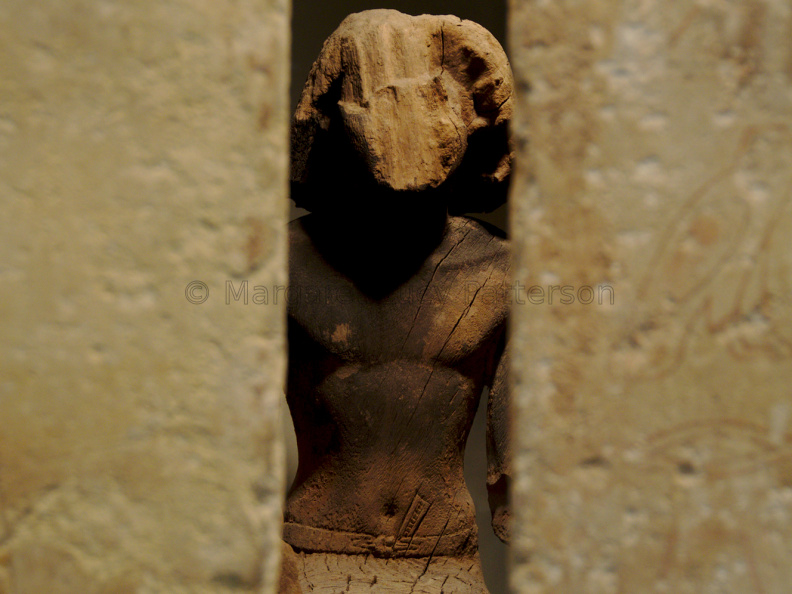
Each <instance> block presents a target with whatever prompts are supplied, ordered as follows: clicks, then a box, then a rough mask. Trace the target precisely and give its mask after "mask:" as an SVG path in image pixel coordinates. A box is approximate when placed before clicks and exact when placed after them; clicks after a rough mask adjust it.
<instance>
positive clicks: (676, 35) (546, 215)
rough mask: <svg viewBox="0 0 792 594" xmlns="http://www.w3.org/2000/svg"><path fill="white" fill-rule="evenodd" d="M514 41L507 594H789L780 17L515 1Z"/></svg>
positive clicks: (787, 124) (758, 9)
mask: <svg viewBox="0 0 792 594" xmlns="http://www.w3.org/2000/svg"><path fill="white" fill-rule="evenodd" d="M510 35H511V52H512V63H513V67H514V70H515V73H516V77H517V80H518V87H519V92H520V97H519V99H520V101H519V106H518V107H519V109H518V122H517V125H516V127H515V129H516V132H517V143H518V150H519V155H520V156H519V164H518V170H519V171H518V175H517V176H516V183H515V185H514V188H513V195H512V211H511V212H512V217H513V218H512V233H513V237H514V238H515V254H516V273H515V279H516V280H517V281H518V282H521V283H522V286H523V287H524V289H523V292H522V293H521V294H520V295H515V299H516V301H517V302H516V304H515V306H514V324H513V339H514V343H515V353H516V357H515V359H516V363H515V364H514V366H513V377H512V379H513V383H514V386H515V390H516V402H515V409H516V410H515V417H514V433H515V435H516V437H517V441H518V445H519V447H518V449H519V455H518V457H517V474H518V480H517V484H516V487H515V490H514V506H515V510H516V523H515V530H514V532H515V534H516V537H515V542H514V547H513V548H514V551H513V561H514V567H513V574H512V583H513V585H514V590H515V591H516V592H520V593H532V594H533V593H545V592H547V593H549V592H553V593H554V594H560V593H570V594H582V593H606V592H607V593H610V592H613V593H616V592H674V593H676V594H681V593H703V592H735V593H736V592H740V593H749V592H750V593H769V592H778V593H780V592H785V591H787V590H788V588H789V584H790V583H792V565H790V563H789V559H790V557H791V556H792V428H791V427H790V421H792V392H790V390H791V388H790V386H791V385H792V358H791V357H790V355H792V250H790V243H789V237H790V235H792V167H790V164H791V163H792V6H790V4H789V3H788V2H785V1H771V0H767V1H764V0H742V1H740V2H725V1H719V0H715V1H712V2H692V1H684V2H670V3H669V2H655V1H651V0H640V1H639V0H634V1H622V2H617V1H615V0H587V1H582V2H580V1H574V2H573V1H571V0H569V1H563V0H562V1H558V2H542V1H538V0H537V1H520V0H514V1H513V2H512V3H511V14H510ZM531 287H538V288H537V289H531ZM553 287H558V288H555V289H554V288H553ZM564 287H568V288H567V289H566V290H565V291H564ZM518 289H519V287H518Z"/></svg>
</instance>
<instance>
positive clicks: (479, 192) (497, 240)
mask: <svg viewBox="0 0 792 594" xmlns="http://www.w3.org/2000/svg"><path fill="white" fill-rule="evenodd" d="M511 93H512V81H511V72H510V69H509V65H508V63H507V61H506V57H505V55H504V53H503V50H502V49H501V48H500V46H499V45H498V44H497V42H496V41H495V39H494V38H493V37H492V36H491V35H490V34H489V33H488V32H487V31H486V30H484V29H483V28H481V27H480V26H478V25H476V24H474V23H471V22H468V21H461V20H459V19H457V18H456V17H450V16H421V17H409V16H407V15H403V14H401V13H398V12H395V11H390V10H377V11H369V12H364V13H360V14H355V15H352V16H350V17H348V18H347V19H346V20H345V21H344V22H343V23H342V24H341V26H340V27H339V29H338V30H337V31H336V32H335V33H334V34H333V35H332V36H331V37H330V38H329V39H328V40H327V41H326V43H325V45H324V48H323V50H322V53H321V55H320V56H319V58H318V59H317V61H316V63H315V64H314V67H313V69H312V71H311V74H310V77H309V79H308V82H307V83H306V86H305V89H304V91H303V95H302V99H301V101H300V104H299V106H298V108H297V112H296V114H295V117H294V124H293V129H292V147H293V155H292V180H293V195H294V198H295V200H296V201H297V202H298V204H300V205H302V206H306V207H307V208H309V209H311V210H312V211H313V212H312V214H310V215H308V216H306V217H303V218H302V219H299V220H297V221H295V222H294V223H292V225H291V228H290V260H289V266H290V292H291V297H290V305H289V381H288V401H289V406H290V409H291V413H292V417H293V420H294V424H295V429H296V433H297V440H298V448H299V468H298V471H297V477H296V479H295V482H294V484H293V485H292V488H291V490H290V492H289V495H288V500H287V504H286V510H285V524H284V532H283V537H284V541H285V543H286V544H287V545H288V546H287V547H286V555H285V559H284V583H283V586H282V587H283V591H300V589H301V590H302V591H303V592H338V591H341V590H342V589H346V588H349V591H351V592H394V593H396V592H405V593H406V592H426V593H430V592H431V593H435V592H436V593H440V592H446V593H450V592H485V591H486V588H485V586H484V582H483V580H482V577H481V569H480V566H479V562H478V556H477V536H476V524H475V516H474V512H473V505H472V501H471V499H470V495H469V494H468V492H467V489H466V487H465V484H464V479H463V475H462V461H463V454H464V447H465V442H466V439H467V435H468V432H469V430H470V426H471V423H472V421H473V417H474V414H475V412H476V409H477V407H478V405H479V400H480V398H481V394H482V391H483V389H484V388H485V387H487V386H490V387H491V389H490V392H489V394H490V396H489V402H488V413H489V414H488V453H489V469H488V486H489V488H490V502H491V506H492V510H493V526H494V528H495V530H496V532H497V533H498V534H499V536H501V537H504V538H505V537H506V523H507V521H508V508H507V505H506V489H507V483H508V472H509V470H508V458H507V447H506V446H507V444H506V424H507V404H506V398H507V391H506V389H505V369H506V356H505V342H506V335H505V326H506V318H507V313H508V303H507V299H506V298H505V294H504V292H503V290H502V288H503V285H504V284H505V283H506V282H507V279H508V269H509V254H508V251H507V246H506V242H505V240H504V239H502V238H501V237H498V236H496V235H495V234H494V233H493V231H494V230H493V229H490V228H488V227H487V226H485V225H483V224H480V223H478V222H476V221H474V220H473V219H469V218H466V217H461V216H448V214H447V211H448V210H449V209H451V210H452V211H455V212H460V211H462V210H464V209H472V210H476V211H481V210H487V209H491V208H493V207H494V206H497V205H498V204H499V203H501V202H502V201H503V199H504V198H505V188H504V186H505V181H506V180H507V176H508V173H509V167H510V161H511V154H510V150H509V144H508V141H507V131H506V124H507V122H508V120H509V118H510V113H511V111H510V110H511Z"/></svg>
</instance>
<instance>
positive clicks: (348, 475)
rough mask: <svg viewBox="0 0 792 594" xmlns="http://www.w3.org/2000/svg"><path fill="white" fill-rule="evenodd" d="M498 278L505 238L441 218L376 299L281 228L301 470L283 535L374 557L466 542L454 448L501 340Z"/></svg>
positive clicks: (469, 538) (466, 506) (302, 228)
mask: <svg viewBox="0 0 792 594" xmlns="http://www.w3.org/2000/svg"><path fill="white" fill-rule="evenodd" d="M409 240H410V238H409V237H405V241H409ZM361 249H365V247H364V246H361ZM385 272H387V271H385ZM507 275H508V252H507V247H506V242H505V240H503V239H501V238H498V237H495V236H493V235H492V234H491V233H489V232H488V231H487V230H486V229H485V228H484V227H483V226H481V225H480V224H478V223H477V222H475V221H473V220H472V219H467V218H462V217H451V218H449V219H448V222H447V225H446V228H445V232H444V234H443V238H442V240H441V241H440V243H439V245H438V246H437V247H436V248H435V249H434V251H433V252H432V253H431V254H429V255H428V257H427V258H426V259H425V260H424V261H423V263H422V264H420V266H419V267H418V268H417V271H416V272H415V273H414V274H412V275H411V276H410V277H409V278H408V279H407V280H406V281H405V282H404V283H402V284H401V285H400V286H398V287H397V288H396V289H395V290H393V291H391V292H389V293H388V294H387V295H384V296H383V295H379V296H378V297H376V298H375V297H372V296H370V295H369V294H367V293H366V291H365V290H362V289H361V288H360V286H359V285H360V283H357V284H356V282H353V279H350V278H348V277H346V276H344V275H342V274H341V273H339V272H338V271H337V270H336V269H335V268H333V267H332V266H330V264H328V262H327V261H326V259H325V258H324V257H323V256H322V255H321V254H320V253H319V251H318V250H317V248H316V245H315V244H314V242H313V241H312V240H311V237H310V236H309V234H308V232H307V231H306V225H305V221H304V220H302V219H301V220H298V221H295V222H294V223H292V225H291V227H290V287H289V290H290V304H289V357H290V361H289V370H290V372H289V382H288V393H287V399H288V402H289V407H290V409H291V413H292V417H293V419H294V423H295V429H296V431H297V435H298V445H299V449H300V467H299V469H298V473H297V477H296V479H295V482H294V484H293V486H292V489H291V491H290V494H289V497H288V501H287V506H286V515H285V519H286V522H287V524H286V529H285V532H284V536H285V538H286V540H287V541H289V540H290V534H291V535H292V537H291V541H292V542H291V544H292V545H294V546H295V547H297V548H308V549H309V550H310V549H311V547H313V550H329V551H333V552H349V553H354V552H374V553H379V554H380V555H384V556H388V555H408V556H409V555H414V556H421V555H427V554H431V553H432V551H431V550H430V549H432V548H434V549H435V552H437V553H440V552H441V551H437V550H436V549H437V547H438V545H439V546H440V548H441V549H446V548H447V549H449V552H448V553H447V554H451V553H453V552H454V549H458V551H459V552H464V551H465V550H469V549H470V548H471V547H475V518H474V510H473V505H472V501H471V499H470V496H469V494H468V492H467V489H466V488H465V483H464V478H463V475H462V462H463V455H464V444H465V441H466V439H467V435H468V432H469V430H470V426H471V424H472V421H473V417H474V415H475V412H476V409H477V407H478V401H479V397H480V395H481V391H482V389H483V387H484V386H485V385H486V384H487V383H488V382H489V381H490V380H491V375H492V373H493V371H494V366H495V364H496V359H497V357H498V355H499V354H500V349H501V348H502V346H503V341H504V338H505V334H504V333H505V322H506V316H507V313H508V293H507V292H506V291H505V285H506V283H507V282H508V278H507ZM354 280H355V281H357V280H359V279H354ZM441 535H443V536H442V537H441ZM306 543H307V544H306ZM311 543H315V546H314V545H312V544H311ZM323 543H324V544H323ZM323 546H324V547H325V548H322V547H323ZM341 549H345V550H341Z"/></svg>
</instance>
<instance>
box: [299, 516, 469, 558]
mask: <svg viewBox="0 0 792 594" xmlns="http://www.w3.org/2000/svg"><path fill="white" fill-rule="evenodd" d="M283 540H284V541H286V542H287V543H288V544H290V545H291V546H292V547H294V548H295V549H300V550H303V551H306V552H311V553H319V552H321V553H340V554H346V555H359V554H370V555H374V556H375V557H430V556H434V555H437V556H450V557H459V556H467V555H471V554H473V553H474V552H475V550H476V544H477V543H476V540H477V539H476V530H475V529H473V528H468V529H465V530H460V531H458V532H452V533H449V534H439V535H427V536H417V535H402V536H399V537H397V536H390V535H384V534H381V535H373V534H365V533H362V532H344V531H340V530H327V529H326V528H315V527H313V526H306V525H304V524H297V523H294V522H285V523H284V524H283Z"/></svg>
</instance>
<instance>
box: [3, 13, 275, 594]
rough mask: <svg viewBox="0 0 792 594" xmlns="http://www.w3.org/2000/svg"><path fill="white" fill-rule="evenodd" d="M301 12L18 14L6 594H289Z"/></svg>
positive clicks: (8, 268)
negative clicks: (286, 414)
mask: <svg viewBox="0 0 792 594" xmlns="http://www.w3.org/2000/svg"><path fill="white" fill-rule="evenodd" d="M287 8H288V6H287V4H286V3H285V2H282V1H281V0H273V1H270V0H265V1H264V2H251V1H248V0H243V1H242V2H225V1H222V2H214V1H212V2H209V1H200V0H199V1H198V2H189V3H187V2H181V1H177V0H166V1H160V0H157V1H143V2H134V3H130V2H116V1H100V2H93V1H91V2H87V1H83V0H65V1H63V2H55V3H53V2H38V1H33V2H28V1H16V0H9V1H7V2H4V3H3V9H2V11H0V86H2V93H0V196H2V204H3V217H2V220H0V236H2V238H3V239H2V242H0V261H2V264H0V312H1V313H0V318H2V324H1V326H2V329H1V330H0V334H2V339H1V340H0V345H1V346H0V352H1V356H0V508H1V510H0V592H2V593H3V594H11V593H13V594H27V593H42V592H49V593H69V594H71V593H75V592H81V593H86V594H93V593H95V594H102V593H107V594H110V593H113V594H120V593H127V592H128V593H132V592H136V593H144V592H168V593H171V594H181V593H184V594H186V593H193V592H196V593H198V592H200V593H210V592H211V593H215V592H216V593H219V592H231V591H233V592H240V591H242V592H268V591H270V590H271V588H272V587H273V586H274V583H275V580H276V578H277V567H278V551H279V546H280V544H279V531H280V493H281V490H282V486H281V478H280V475H281V462H280V449H279V448H280V446H279V445H278V443H277V441H276V438H277V431H276V430H277V427H278V425H277V415H278V402H279V399H280V398H282V395H281V394H282V381H281V378H282V377H283V376H284V367H285V365H284V341H283V334H284V329H283V310H282V308H281V307H277V306H274V305H269V306H268V307H258V308H253V307H244V306H243V305H242V304H240V303H236V302H232V303H231V304H230V305H226V304H225V302H224V283H225V281H226V280H227V279H235V280H238V279H241V278H248V279H250V281H251V285H252V284H262V285H268V286H272V285H277V284H285V278H286V275H285V223H284V219H285V208H286V199H285V195H286V179H287V177H286V176H287V172H286V167H287V159H288V147H287V125H288V113H287V110H288V108H287V105H286V83H287V72H288V70H287V67H288V65H287V63H286V57H285V56H286V55H287V51H286V48H287V47H288V38H287V35H288V33H287V31H288V10H287ZM193 281H201V282H203V283H205V284H206V286H207V287H208V290H209V294H208V299H207V300H206V302H205V303H203V304H200V305H196V304H192V303H190V302H188V300H187V298H186V297H187V295H185V289H186V287H187V286H188V283H191V282H193ZM201 291H202V289H201V288H200V286H196V287H195V289H194V291H193V293H191V296H192V298H194V299H198V298H200V297H202V296H203V295H204V294H203V293H201Z"/></svg>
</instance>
